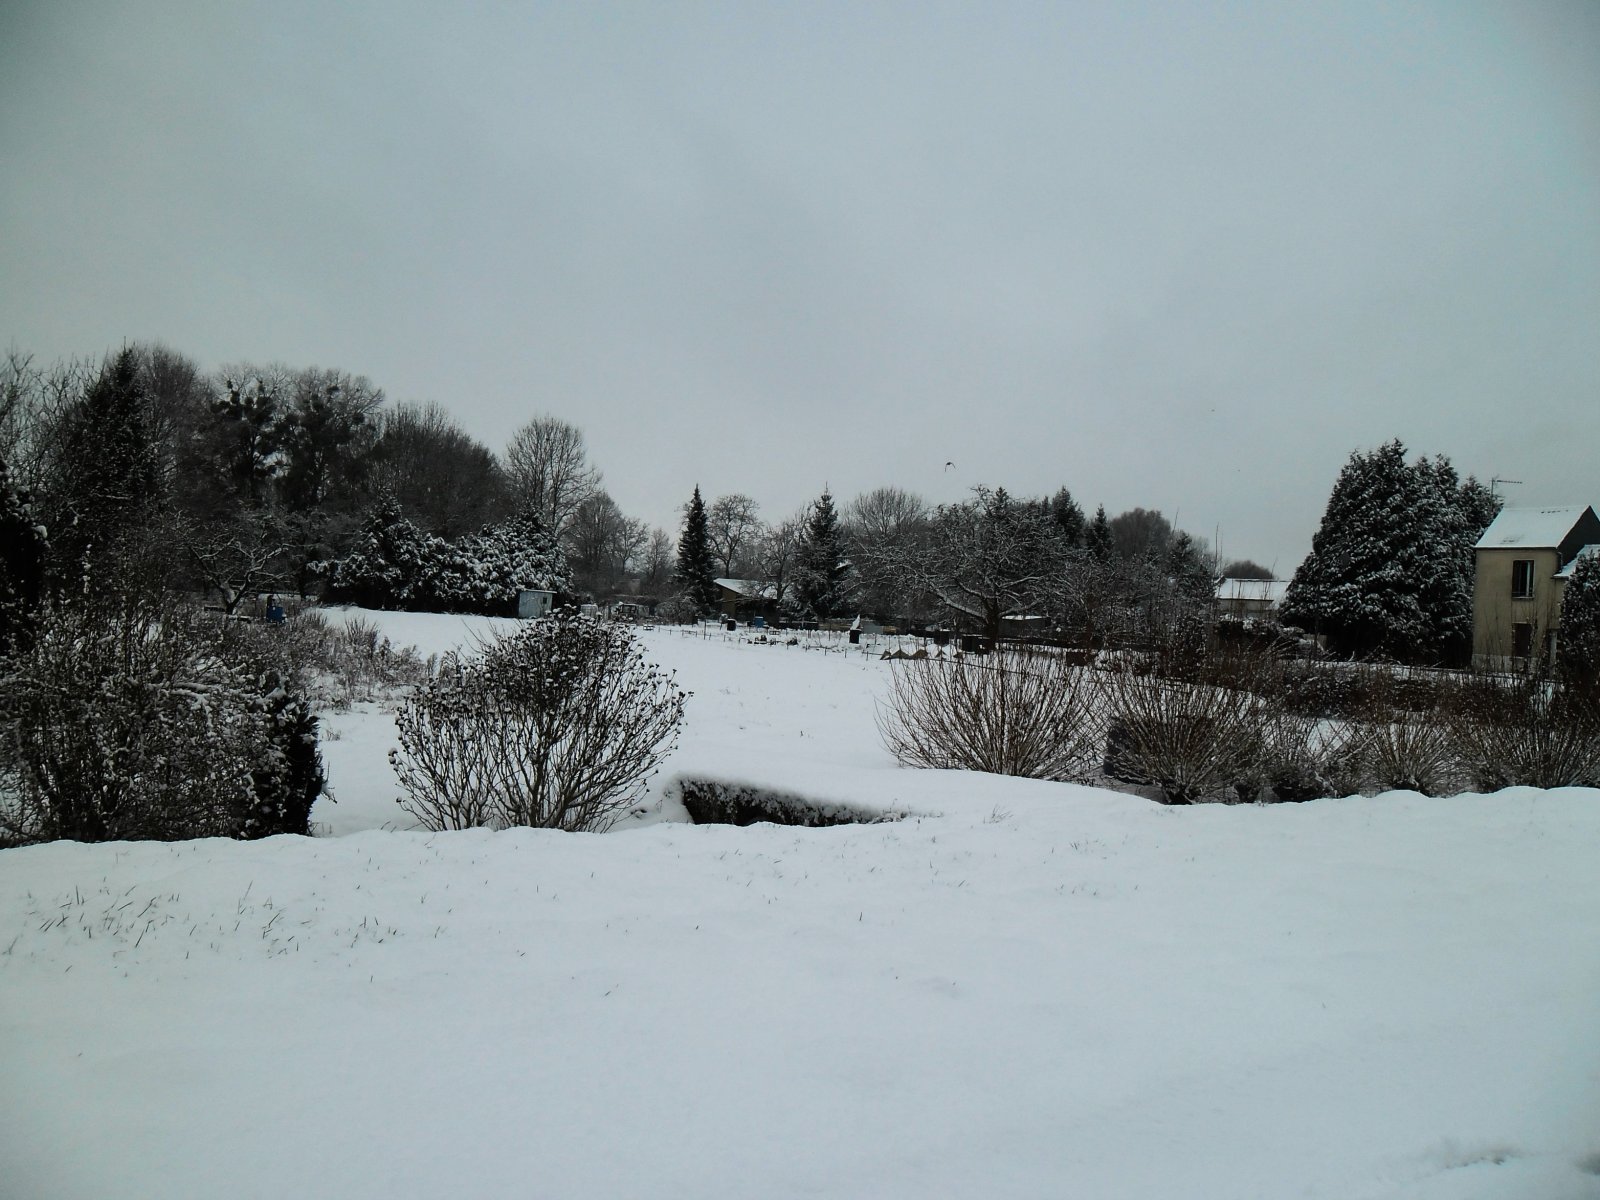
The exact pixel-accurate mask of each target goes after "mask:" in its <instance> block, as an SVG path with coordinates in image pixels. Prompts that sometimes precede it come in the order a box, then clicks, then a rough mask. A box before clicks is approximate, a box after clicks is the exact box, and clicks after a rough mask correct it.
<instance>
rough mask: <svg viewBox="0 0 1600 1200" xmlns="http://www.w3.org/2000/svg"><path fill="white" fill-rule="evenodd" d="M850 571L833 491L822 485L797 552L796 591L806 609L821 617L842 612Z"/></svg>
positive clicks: (846, 602)
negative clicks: (847, 577)
mask: <svg viewBox="0 0 1600 1200" xmlns="http://www.w3.org/2000/svg"><path fill="white" fill-rule="evenodd" d="M849 571H850V567H849V564H848V563H846V562H845V559H844V535H843V533H842V532H841V530H840V529H839V514H838V512H837V511H836V510H835V508H834V506H833V494H832V493H831V492H830V491H829V490H828V489H827V488H823V490H822V495H820V496H818V497H817V499H816V500H815V501H814V502H813V503H812V505H811V511H810V512H809V513H808V514H807V515H806V521H805V526H804V528H803V529H802V530H801V531H800V546H799V550H798V553H797V555H796V563H795V573H794V578H795V592H796V594H797V596H798V598H799V601H800V604H801V606H802V607H803V608H804V609H805V611H807V612H808V613H811V614H812V615H813V616H816V617H818V618H821V619H826V618H828V617H834V616H838V615H839V614H840V613H842V612H843V611H844V610H845V606H846V605H847V604H848V602H849V597H848V595H846V589H845V578H846V576H847V575H848V574H849Z"/></svg>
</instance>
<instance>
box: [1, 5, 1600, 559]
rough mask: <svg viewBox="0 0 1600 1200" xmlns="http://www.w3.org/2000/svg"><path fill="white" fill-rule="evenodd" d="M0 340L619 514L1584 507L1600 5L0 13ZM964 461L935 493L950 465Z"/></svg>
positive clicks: (1594, 400) (1598, 195) (1594, 467)
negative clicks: (126, 350) (435, 440)
mask: <svg viewBox="0 0 1600 1200" xmlns="http://www.w3.org/2000/svg"><path fill="white" fill-rule="evenodd" d="M0 164H3V167H0V346H3V345H5V344H9V345H12V346H15V347H17V348H19V349H22V350H25V351H31V352H33V353H34V354H35V355H36V356H37V357H39V358H41V359H45V360H49V359H54V358H57V357H62V356H70V355H77V354H93V355H97V356H98V355H100V354H103V353H104V352H105V351H106V350H108V349H110V348H113V347H116V346H118V345H120V344H121V343H122V342H123V341H124V340H141V341H142V340H157V339H159V340H161V341H164V342H166V343H167V344H168V345H171V346H173V347H174V348H176V349H178V350H181V351H183V352H185V353H187V354H189V355H190V356H192V357H194V358H195V359H197V360H198V361H199V362H200V364H201V365H202V366H203V367H205V368H207V369H212V368H215V367H217V366H219V365H221V364H223V363H226V362H237V361H239V360H252V361H260V362H266V361H273V360H277V361H282V362H285V363H288V364H291V365H294V366H310V365H320V366H326V367H340V368H344V369H346V370H350V371H353V372H356V373H360V374H365V375H368V376H370V377H371V378H372V379H373V380H374V381H375V382H376V383H378V384H379V385H381V386H382V387H383V388H384V389H385V390H386V391H387V393H388V395H389V396H390V398H391V400H392V401H407V400H419V401H420V400H433V401H437V402H439V403H440V404H442V405H444V406H445V407H446V408H448V409H449V410H451V411H452V412H453V413H454V414H455V415H456V417H457V418H458V420H459V421H460V422H461V423H462V425H463V426H464V427H465V428H466V429H467V430H468V431H469V432H470V433H472V434H473V435H474V436H476V437H478V438H479V439H481V440H482V441H484V442H485V443H487V444H488V445H489V446H491V447H492V448H494V449H496V450H499V449H501V448H502V447H503V446H504V444H505V442H506V440H507V438H508V437H509V436H510V434H511V433H512V432H513V431H514V430H515V429H516V428H517V427H518V426H519V425H521V424H522V423H524V422H525V421H527V420H528V419H529V418H530V417H532V416H534V415H536V414H539V413H553V414H555V415H558V416H560V417H563V418H565V419H567V420H570V421H572V422H574V423H575V424H577V425H579V426H580V427H581V428H582V429H583V430H584V431H585V434H586V435H587V438H588V441H589V444H590V449H591V454H592V457H593V459H594V461H595V462H596V464H597V465H598V466H599V467H600V468H601V469H602V470H603V471H604V472H605V477H606V482H607V485H608V487H609V488H610V490H611V492H612V494H613V496H615V498H616V499H617V501H618V503H619V504H620V505H621V506H622V507H623V508H624V510H626V511H627V512H629V513H630V514H632V515H635V516H639V517H642V518H644V519H646V520H648V521H650V522H651V523H653V524H663V525H668V526H669V527H670V528H671V529H672V530H673V532H674V533H675V532H676V528H677V509H678V506H680V505H681V504H682V502H683V501H684V500H685V499H686V498H687V495H688V493H689V491H690V489H691V488H692V487H693V486H694V484H695V483H696V482H698V483H699V484H700V486H701V488H702V489H703V491H704V492H705V493H706V495H707V497H708V498H710V497H713V496H716V495H719V494H722V493H726V492H733V491H743V492H748V493H750V494H751V495H753V496H754V497H755V498H756V499H757V500H758V501H760V503H761V506H762V510H763V513H764V515H766V516H767V517H769V518H777V517H781V516H785V515H788V514H789V513H790V512H791V511H793V510H794V509H796V508H798V507H799V506H800V505H801V504H802V503H804V502H805V501H806V500H807V499H809V498H811V497H813V496H815V495H816V494H817V493H818V492H819V491H820V490H821V489H822V487H823V486H824V484H828V485H831V487H832V489H833V491H834V493H835V495H836V496H838V497H839V498H840V499H841V501H843V500H847V499H849V498H850V497H851V496H853V495H855V494H856V493H857V492H860V491H863V490H866V489H869V488H872V487H875V486H879V485H882V484H896V485H899V486H902V487H906V488H910V489H913V490H915V491H918V492H920V493H922V494H923V495H925V496H926V497H927V498H929V499H930V500H934V501H940V500H949V499H956V498H959V497H960V496H961V495H962V494H963V493H964V492H965V490H966V489H967V488H969V487H970V486H971V485H973V484H975V483H988V484H1004V485H1005V486H1007V487H1008V488H1010V489H1011V490H1012V491H1013V492H1015V493H1023V494H1031V493H1040V492H1047V491H1054V490H1055V489H1056V488H1057V487H1060V486H1061V485H1063V484H1065V485H1066V486H1068V487H1070V488H1071V489H1072V491H1073V493H1074V495H1076V496H1077V497H1078V498H1079V499H1080V501H1081V502H1083V503H1084V505H1085V506H1086V507H1087V508H1088V509H1089V510H1090V511H1091V512H1092V511H1093V508H1094V506H1095V505H1096V504H1099V503H1103V504H1104V505H1105V506H1106V509H1107V511H1108V512H1110V513H1111V514H1113V515H1114V514H1115V513H1117V512H1118V511H1121V510H1123V509H1126V508H1130V507H1133V506H1134V505H1142V506H1144V507H1147V508H1160V509H1162V510H1163V511H1164V512H1165V513H1166V514H1167V515H1168V516H1169V517H1176V519H1177V521H1178V523H1179V524H1181V525H1182V526H1184V527H1186V528H1189V529H1191V530H1193V531H1195V532H1196V533H1201V534H1204V535H1206V536H1208V537H1209V536H1212V535H1213V534H1214V533H1215V532H1216V531H1217V530H1218V529H1219V528H1220V530H1221V535H1222V543H1223V545H1222V548H1223V551H1224V553H1225V554H1227V555H1229V556H1235V555H1248V556H1250V557H1253V558H1257V559H1260V560H1262V561H1264V562H1266V563H1268V564H1269V565H1272V564H1274V563H1275V564H1276V566H1277V568H1278V570H1279V572H1280V573H1282V574H1285V575H1286V574H1287V573H1288V572H1290V571H1292V570H1293V569H1294V567H1295V566H1296V565H1297V564H1298V563H1299V561H1300V559H1301V558H1302V557H1303V556H1304V554H1305V552H1306V551H1307V549H1308V548H1309V544H1310V538H1311V534H1312V532H1313V531H1314V529H1315V527H1316V523H1317V521H1318V519H1319V518H1320V516H1321V513H1322V508H1323V506H1324V504H1325V503H1326V500H1327V496H1328V492H1329V489H1330V488H1331V486H1332V483H1333V480H1334V477H1335V475H1336V474H1337V472H1338V469H1339V467H1340V465H1341V464H1342V463H1343V462H1344V460H1345V459H1346V458H1347V457H1348V455H1349V453H1350V451H1351V450H1352V449H1355V448H1357V447H1370V446H1373V445H1376V444H1378V443H1380V442H1383V441H1386V440H1388V439H1389V438H1392V437H1400V438H1401V439H1403V440H1404V441H1405V442H1406V444H1407V445H1408V446H1409V447H1410V448H1411V450H1412V451H1413V452H1414V453H1415V452H1428V453H1435V452H1441V453H1445V454H1447V455H1449V456H1450V457H1451V458H1452V459H1453V460H1454V461H1455V463H1456V465H1457V466H1458V467H1459V468H1460V469H1461V470H1462V472H1463V474H1465V473H1467V472H1473V473H1476V474H1478V475H1479V476H1480V477H1483V478H1488V477H1489V476H1492V475H1500V476H1505V477H1509V478H1512V479H1519V480H1522V481H1523V483H1522V484H1521V485H1520V486H1508V487H1507V488H1506V489H1505V492H1506V494H1507V495H1508V496H1510V497H1511V498H1512V502H1514V503H1600V5H1597V4H1593V3H1587V2H1584V0H1577V2H1574V3H1570V4H1564V5H1563V4H1539V3H1508V4H1496V5H1486V6H1479V5H1475V4H1471V3H1465V2H1462V0H1447V2H1443V3H1437V4H1394V3H1383V4H1375V5H1370V6H1369V5H1365V4H1360V3H1348V2H1341V3H1338V4H1322V5H1300V4H1295V5H1285V4H1276V3H1272V4H1261V5H1249V4H1228V5H1210V4H1198V3H1169V4H1159V5H1151V6H1148V7H1145V6H1140V5H1136V4H1131V3H1122V2H1118V3H1110V2H1107V3H1096V4H1068V3H1051V4H1026V5H1025V4H997V3H992V2H989V3H982V4H978V3H972V4H965V5H940V4H928V3H922V4H907V5H899V4H874V3H862V2H859V0H857V2H853V3H844V4H837V5H832V4H815V3H810V4H793V5H777V4H765V3H749V4H726V5H724V4H670V5H651V4H627V5H601V4H571V5H557V4H538V5H535V4H521V3H497V4H488V3H485V4H463V3H451V4H436V5H421V4H416V5H411V4H400V3H393V2H389V0H385V2H382V3H376V2H375V3H366V4H362V3H354V2H351V3H339V4H334V3H327V2H322V0H317V2H309V3H294V2H287V0H273V2H272V3H217V2H216V0H197V2H196V3H192V4H162V3H154V2H141V3H115V2H102V3H94V4H90V3H81V4H79V3H73V4H68V3H61V2H59V0H8V2H6V3H4V4H0ZM949 462H953V463H954V464H955V465H954V466H953V467H946V463H949Z"/></svg>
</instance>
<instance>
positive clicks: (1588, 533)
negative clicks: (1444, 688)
mask: <svg viewBox="0 0 1600 1200" xmlns="http://www.w3.org/2000/svg"><path fill="white" fill-rule="evenodd" d="M1594 553H1600V517H1596V516H1595V511H1594V509H1593V508H1592V507H1587V506H1578V507H1569V508H1505V509H1501V510H1500V515H1499V516H1497V517H1496V518H1495V519H1494V521H1493V522H1492V523H1491V524H1490V526H1489V528H1487V529H1485V530H1484V531H1483V536H1482V537H1481V538H1479V539H1478V544H1477V545H1476V546H1475V547H1473V582H1472V664H1473V666H1475V667H1479V668H1481V669H1483V670H1490V671H1518V670H1527V669H1528V668H1530V667H1531V666H1533V665H1534V664H1536V663H1539V662H1541V661H1544V662H1548V661H1550V660H1551V659H1553V658H1554V657H1555V655H1556V652H1557V648H1558V639H1557V635H1558V634H1559V632H1560V626H1561V597H1562V594H1563V592H1565V590H1566V581H1567V579H1568V578H1569V577H1570V576H1571V574H1572V568H1573V565H1574V564H1575V563H1576V562H1577V561H1578V558H1579V557H1580V556H1581V555H1585V554H1594Z"/></svg>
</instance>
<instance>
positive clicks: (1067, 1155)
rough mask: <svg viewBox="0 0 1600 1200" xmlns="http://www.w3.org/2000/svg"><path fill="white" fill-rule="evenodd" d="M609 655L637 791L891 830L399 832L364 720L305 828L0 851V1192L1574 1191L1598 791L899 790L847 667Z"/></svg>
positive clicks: (1592, 997)
mask: <svg viewBox="0 0 1600 1200" xmlns="http://www.w3.org/2000/svg"><path fill="white" fill-rule="evenodd" d="M381 620H382V621H383V622H384V624H385V626H386V628H388V629H389V630H390V633H391V636H392V637H393V638H394V639H395V641H397V642H412V643H416V644H418V645H420V646H421V647H422V648H423V649H424V650H432V651H437V650H440V649H444V648H447V647H448V646H450V645H452V644H455V643H456V642H457V641H459V640H460V639H461V638H462V637H463V636H464V634H465V632H466V631H467V630H468V629H469V628H475V627H481V625H482V624H483V623H482V622H471V623H467V622H463V621H461V620H460V619H459V618H443V617H416V616H393V615H387V616H383V617H382V618H381ZM645 638H646V645H647V649H648V652H649V653H650V655H651V656H652V657H654V658H655V659H656V660H657V661H659V662H662V663H663V664H665V665H668V666H671V667H674V668H675V669H676V670H677V671H678V674H679V678H680V681H681V682H682V683H683V684H684V686H686V687H688V688H690V689H691V690H692V691H693V692H694V698H693V699H692V700H691V702H690V707H689V717H688V725H687V728H686V730H685V735H684V738H683V742H682V745H681V747H680V749H679V751H678V752H677V754H676V755H675V756H674V759H673V760H672V762H671V764H670V765H669V772H678V771H683V772H700V773H705V774H710V775H715V776H719V777H724V778H733V779H740V780H749V781H755V782H763V783H771V784H774V785H778V786H781V787H784V788H785V789H787V790H792V791H799V792H803V793H807V794H811V795H815V796H818V797H820V798H824V799H834V800H846V801H852V802H856V803H864V804H870V805H875V806H878V807H885V808H887V807H896V808H908V809H910V810H911V811H912V812H913V814H914V815H913V816H912V817H910V818H908V819H906V820H904V821H900V822H898V823H894V824H878V825H857V826H843V827H837V828H832V829H820V830H801V829H792V828H780V827H775V826H755V827H751V828H745V829H738V828H730V827H720V826H705V827H696V826H691V825H686V824H682V823H679V822H676V821H673V820H671V819H670V818H671V817H672V816H673V815H674V813H673V812H672V811H670V809H669V810H668V811H667V812H665V813H661V812H659V811H654V812H651V813H649V814H647V816H646V817H644V818H639V819H630V820H629V821H628V822H627V823H626V824H625V825H624V826H623V827H622V828H620V829H618V830H617V831H615V832H613V833H610V834H606V835H599V836H595V835H561V834H552V833H545V832H537V831H525V830H524V831H514V832H508V833H499V834H491V833H484V832H473V833H459V834H448V835H430V834H426V833H420V832H407V831H405V830H404V826H405V825H406V824H407V822H406V819H405V817H404V814H403V813H401V812H400V810H399V808H398V806H396V805H395V803H394V797H395V795H396V792H397V788H396V786H395V784H394V781H393V779H392V776H391V775H390V773H389V769H388V766H387V764H386V763H385V761H384V757H383V755H384V752H385V751H386V749H387V748H388V745H389V744H390V741H391V735H392V724H390V723H389V721H388V718H387V717H386V716H384V715H383V713H382V712H381V711H377V710H368V711H358V712H352V713H345V714H336V715H334V716H332V717H331V718H330V719H329V720H328V722H327V726H328V730H329V732H330V734H336V735H337V740H332V741H329V742H328V743H327V744H326V746H325V753H326V755H327V758H328V761H329V766H330V774H331V777H332V780H333V784H334V786H335V788H336V790H337V794H338V803H337V804H331V805H329V804H323V805H320V806H319V808H318V810H317V812H316V813H315V819H316V820H317V821H318V822H320V823H321V824H322V825H323V826H324V827H325V828H327V829H328V831H329V832H331V833H333V834H340V835H347V836H335V837H324V838H318V839H313V840H308V839H295V838H275V839H270V840H268V841H265V842H256V843H232V842H223V841H205V842H190V843H181V844H177V845H153V844H127V843H123V844H116V845H106V846H79V845H71V844H58V845H51V846H43V847H37V848H31V849H26V850H13V851H6V852H3V853H0V1196H3V1197H5V1198H6V1200H35V1198H40V1200H42V1198H54V1197H63V1198H65V1197H73V1198H80V1197H81V1198H96V1200H98V1198H105V1197H119V1198H133V1197H160V1198H162V1200H175V1198H180V1197H197V1198H198V1197H207V1198H211V1197H271V1198H277V1197H295V1198H296V1200H307V1198H312V1197H327V1198H330V1200H336V1198H337V1200H345V1198H356V1197H374V1198H377V1197H383V1198H385V1200H389V1198H395V1197H436V1196H437V1197H480V1196H516V1197H524V1196H527V1197H608V1198H609V1197H651V1198H655V1197H685V1198H688V1197H694V1198H697V1200H698V1198H703V1197H740V1198H741V1200H742V1198H746V1197H768V1196H770V1197H798V1196H824V1197H917V1198H923V1197H933V1196H961V1197H968V1196H970V1197H1005V1196H1029V1197H1150V1198H1159V1200H1178V1198H1186V1197H1218V1198H1222V1197H1228V1198H1232V1197H1272V1198H1278V1197H1326V1198H1330V1200H1331V1198H1337V1200H1359V1198H1363V1197H1408V1198H1409V1197H1420V1198H1446V1197H1448V1198H1452V1200H1461V1198H1466V1197H1485V1198H1487V1197H1495V1198H1499V1197H1508V1198H1509V1197H1523V1198H1527V1200H1563V1198H1568V1197H1571V1198H1579V1197H1600V871H1597V869H1596V863H1597V861H1600V793H1596V792H1593V791H1579V790H1567V791H1561V792H1550V793H1545V792H1536V791H1529V790H1522V791H1513V792H1505V793H1501V794H1499V795H1495V796H1464V797H1458V798H1454V799H1425V798H1423V797H1419V796H1415V795H1410V794H1393V795H1387V796H1380V797H1377V798H1374V799H1360V798H1354V799H1347V800H1337V801H1319V802H1314V803H1311V804H1306V805H1284V806H1278V807H1271V808H1258V807H1222V806H1205V807H1198V808H1194V809H1169V808H1163V807H1161V806H1159V805H1156V804H1152V803H1150V802H1149V801H1146V800H1143V799H1140V798H1139V797H1136V796H1129V795H1123V794H1118V793H1113V792H1107V791H1100V790H1095V789H1089V788H1078V787H1071V786H1067V785H1056V784H1041V783H1033V782H1026V781H1018V780H1007V779H999V778H993V777H981V776H971V775H964V774H959V773H943V772H912V771H908V770H904V769H901V768H897V767H896V766H895V765H894V764H893V763H892V762H891V761H890V760H889V758H888V756H887V755H886V754H885V752H884V751H883V749H882V747H881V745H880V744H879V741H878V737H877V734H876V731H875V729H874V726H873V719H872V714H873V697H874V694H875V693H876V692H877V691H878V690H879V689H881V686H882V683H883V672H884V670H885V664H882V663H879V662H878V661H876V659H875V658H874V657H871V656H869V655H864V654H860V653H855V654H849V653H844V652H826V651H823V650H820V649H806V648H804V647H790V646H783V645H778V646H759V645H752V644H749V643H747V642H741V641H737V640H729V639H725V638H723V637H722V636H720V635H718V636H714V637H711V638H696V637H686V636H684V635H682V634H679V633H676V632H671V631H665V630H662V631H655V632H651V633H648V634H646V635H645ZM659 796H660V789H659V788H658V789H657V792H656V794H655V798H654V800H655V802H656V805H655V806H656V807H657V808H659V803H658V802H659ZM663 817H665V818H669V819H663ZM386 826H387V827H388V829H387V830H386V829H385V827H386Z"/></svg>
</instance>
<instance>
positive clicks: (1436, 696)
mask: <svg viewBox="0 0 1600 1200" xmlns="http://www.w3.org/2000/svg"><path fill="white" fill-rule="evenodd" d="M1454 686H1455V685H1453V684H1448V683H1440V682H1437V681H1422V682H1421V683H1420V684H1419V682H1418V681H1417V680H1415V679H1413V678H1411V677H1409V676H1397V675H1396V674H1395V673H1394V672H1393V671H1392V670H1391V669H1389V668H1387V667H1382V666H1373V667H1367V668H1364V669H1363V671H1362V677H1361V680H1360V685H1359V688H1358V691H1359V693H1360V694H1362V695H1364V696H1365V697H1366V698H1367V699H1366V703H1365V704H1364V706H1363V707H1364V709H1365V711H1364V712H1363V713H1362V716H1361V719H1360V720H1359V721H1357V722H1356V723H1355V725H1354V732H1353V734H1352V740H1351V753H1352V754H1354V755H1355V756H1356V758H1357V760H1358V761H1359V762H1360V764H1361V773H1362V776H1363V780H1364V783H1365V789H1364V790H1367V789H1370V790H1375V791H1381V792H1382V791H1412V792H1421V793H1422V794H1423V795H1424V796H1438V795H1443V794H1445V793H1447V792H1450V791H1452V790H1453V789H1454V788H1455V786H1456V785H1457V783H1458V780H1459V773H1458V772H1457V770H1456V755H1455V746H1454V744H1453V740H1452V737H1451V727H1450V721H1449V719H1448V716H1447V714H1448V713H1449V711H1450V709H1451V707H1452V706H1453V703H1454V692H1453V691H1452V690H1450V689H1452V688H1453V687H1454Z"/></svg>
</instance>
